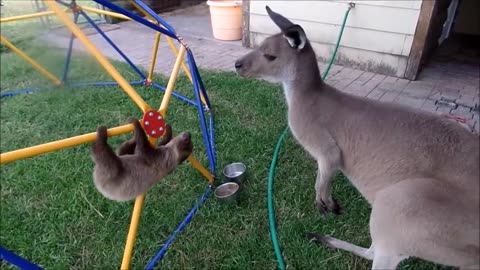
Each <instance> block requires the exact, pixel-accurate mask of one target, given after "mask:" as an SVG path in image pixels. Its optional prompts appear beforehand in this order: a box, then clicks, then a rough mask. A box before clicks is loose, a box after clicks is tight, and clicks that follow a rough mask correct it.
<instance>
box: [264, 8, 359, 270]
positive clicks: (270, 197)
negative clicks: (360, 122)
mask: <svg viewBox="0 0 480 270" xmlns="http://www.w3.org/2000/svg"><path fill="white" fill-rule="evenodd" d="M354 7H355V4H353V3H350V4H349V6H348V9H347V12H346V13H345V16H344V17H343V23H342V28H341V29H340V34H339V35H338V39H337V44H336V45H335V49H334V50H333V54H332V57H331V58H330V61H329V63H328V65H327V67H326V68H325V71H324V72H323V75H322V79H324V80H325V78H326V77H327V75H328V72H329V71H330V68H331V67H332V65H333V61H334V60H335V56H336V55H337V51H338V46H339V45H340V40H341V39H342V35H343V30H344V29H345V23H346V22H347V18H348V14H349V13H350V10H351V9H352V8H354ZM287 132H288V126H287V127H286V128H285V130H284V131H283V133H282V135H280V138H279V139H278V141H277V145H276V146H275V151H274V152H273V157H272V163H271V164H270V170H269V172H268V192H267V205H268V222H269V225H270V237H271V238H272V244H273V249H274V251H275V256H276V257H277V263H278V268H280V269H281V270H285V263H284V261H283V257H282V252H281V251H280V244H279V243H278V239H277V230H276V228H275V211H274V209H273V176H274V174H275V167H276V165H277V160H278V153H279V152H280V146H281V145H282V142H283V140H284V139H285V136H286V135H287Z"/></svg>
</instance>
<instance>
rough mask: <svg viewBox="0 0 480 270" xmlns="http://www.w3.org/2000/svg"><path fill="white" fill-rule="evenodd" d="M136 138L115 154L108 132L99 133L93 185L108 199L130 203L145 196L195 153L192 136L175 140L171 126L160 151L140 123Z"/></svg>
mask: <svg viewBox="0 0 480 270" xmlns="http://www.w3.org/2000/svg"><path fill="white" fill-rule="evenodd" d="M129 122H130V123H132V124H133V125H134V127H135V131H134V137H133V138H132V139H130V140H128V141H126V142H124V143H123V144H122V145H121V146H120V147H119V148H118V154H115V153H114V152H113V150H112V148H111V147H110V146H109V145H108V143H107V138H108V137H107V128H106V127H105V126H100V127H98V129H97V138H96V140H95V143H94V144H93V145H92V150H91V158H92V160H93V161H94V162H95V167H94V171H93V181H94V183H95V187H96V188H97V190H98V191H99V192H100V193H101V194H102V195H103V196H105V197H106V198H108V199H111V200H115V201H129V200H132V199H134V198H136V197H137V196H139V195H141V194H143V193H145V192H146V191H147V190H148V189H149V188H151V187H152V186H153V185H154V184H155V183H157V182H158V181H160V180H162V179H163V178H164V177H165V176H167V175H169V174H170V173H171V172H173V171H174V170H175V169H176V168H177V167H178V166H179V165H180V164H181V163H182V162H183V161H184V160H185V159H187V158H188V156H189V155H190V154H191V153H192V149H193V144H192V141H191V138H190V134H189V133H187V132H183V133H181V134H180V135H178V136H176V137H175V138H173V139H172V130H171V126H170V125H167V126H166V132H165V135H164V136H163V139H162V140H161V141H160V143H159V146H158V147H152V146H151V144H150V142H149V141H148V139H147V136H146V135H145V132H144V130H143V128H142V127H141V125H140V123H139V122H138V120H137V119H135V118H133V117H131V118H129Z"/></svg>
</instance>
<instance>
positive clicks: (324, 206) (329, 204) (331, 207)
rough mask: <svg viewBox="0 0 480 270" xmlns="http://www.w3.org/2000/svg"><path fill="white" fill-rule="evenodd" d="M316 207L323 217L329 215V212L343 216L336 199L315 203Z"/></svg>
mask: <svg viewBox="0 0 480 270" xmlns="http://www.w3.org/2000/svg"><path fill="white" fill-rule="evenodd" d="M315 206H316V207H317V209H318V210H319V211H320V213H321V214H322V215H326V214H328V212H332V213H334V214H335V215H340V214H341V209H340V206H339V205H338V203H337V201H336V200H335V199H332V200H330V201H324V200H322V199H320V200H317V201H316V202H315Z"/></svg>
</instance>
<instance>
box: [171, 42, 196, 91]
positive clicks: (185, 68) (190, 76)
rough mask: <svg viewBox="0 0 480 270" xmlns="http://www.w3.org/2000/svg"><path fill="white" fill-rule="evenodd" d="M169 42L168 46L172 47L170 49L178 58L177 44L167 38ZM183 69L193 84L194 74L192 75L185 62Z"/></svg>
mask: <svg viewBox="0 0 480 270" xmlns="http://www.w3.org/2000/svg"><path fill="white" fill-rule="evenodd" d="M167 42H168V45H170V49H172V52H173V54H174V55H175V56H177V55H178V50H177V47H175V44H174V43H173V41H172V38H170V37H167ZM182 69H183V71H184V72H185V75H187V77H188V79H189V80H190V82H192V83H193V80H192V74H190V70H188V68H187V65H186V64H185V62H184V61H182Z"/></svg>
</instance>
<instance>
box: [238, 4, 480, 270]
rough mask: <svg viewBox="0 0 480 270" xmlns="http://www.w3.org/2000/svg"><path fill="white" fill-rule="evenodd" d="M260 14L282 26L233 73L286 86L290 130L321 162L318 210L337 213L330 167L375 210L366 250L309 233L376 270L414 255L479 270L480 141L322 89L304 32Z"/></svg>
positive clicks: (448, 125) (441, 121) (432, 120)
mask: <svg viewBox="0 0 480 270" xmlns="http://www.w3.org/2000/svg"><path fill="white" fill-rule="evenodd" d="M266 10H267V13H268V15H269V17H270V18H271V19H272V21H273V22H274V23H275V24H276V25H277V26H278V27H279V28H280V30H281V32H280V33H278V34H275V35H272V36H270V37H268V38H267V39H265V40H264V41H263V42H262V43H261V44H260V46H259V47H258V48H256V49H255V50H253V51H251V52H250V53H248V54H246V55H245V56H243V57H241V58H240V59H238V60H237V61H236V62H235V69H236V71H237V73H238V74H239V75H240V76H243V77H253V78H261V79H266V80H269V81H272V82H275V83H282V84H283V89H284V93H285V97H286V102H287V105H288V124H289V127H290V130H291V132H292V134H293V136H294V137H295V139H296V140H297V141H298V142H299V144H300V145H302V147H303V148H304V149H305V150H306V152H307V153H309V155H310V156H312V157H313V158H314V159H315V160H316V161H317V164H318V175H317V178H316V182H315V193H316V199H315V203H316V207H318V209H319V210H320V212H321V213H324V214H325V213H327V212H334V213H338V212H339V211H338V210H339V206H338V204H337V203H336V201H335V200H334V199H333V198H332V195H331V188H330V186H331V180H332V177H333V175H334V173H335V172H336V170H340V171H342V172H343V173H344V174H345V175H346V176H347V178H348V179H349V180H350V182H351V183H352V184H353V185H354V186H355V187H356V189H357V190H358V191H359V192H360V193H361V194H362V195H363V197H365V199H366V200H367V201H368V202H369V204H370V205H371V208H372V210H371V215H370V227H369V228H370V235H371V240H372V243H371V246H370V248H368V249H367V248H362V247H359V246H356V245H354V244H351V243H348V242H345V241H342V240H339V239H335V238H333V237H330V236H322V235H318V234H314V233H310V232H307V233H305V236H306V237H307V238H308V239H309V240H313V241H314V242H318V243H321V244H324V245H326V246H328V247H330V248H335V249H342V250H346V251H349V252H352V253H354V254H355V255H357V256H361V257H363V258H366V259H368V260H373V263H372V269H396V268H397V266H398V264H399V263H400V262H401V261H402V260H404V259H406V258H408V257H412V256H415V257H418V258H421V259H424V260H428V261H431V262H435V263H439V264H444V265H449V266H456V267H460V268H461V269H479V268H480V263H479V256H480V254H479V253H480V251H479V250H480V249H479V230H480V229H479V191H480V190H479V181H480V179H479V176H480V175H479V138H478V137H477V136H476V135H475V134H473V133H471V132H469V131H468V130H466V129H465V128H463V127H461V126H460V125H458V124H456V123H453V122H452V121H450V120H448V119H445V118H441V117H440V116H437V115H434V114H433V113H427V112H421V111H417V110H413V109H410V108H407V107H404V106H400V105H396V104H390V103H383V102H379V101H374V100H370V99H367V98H362V97H357V96H354V95H349V94H347V93H344V92H341V91H339V90H337V89H335V88H334V87H332V86H330V85H328V84H327V83H326V82H324V81H323V80H322V79H321V77H320V70H319V67H318V64H317V59H316V55H315V52H314V50H313V49H312V46H311V44H310V42H309V40H308V39H307V36H306V34H305V32H304V30H303V28H302V27H301V26H300V25H297V24H294V23H292V22H291V21H290V20H288V19H287V18H285V17H284V16H282V15H280V14H278V13H275V12H273V11H272V10H271V9H270V8H269V7H268V6H266Z"/></svg>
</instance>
